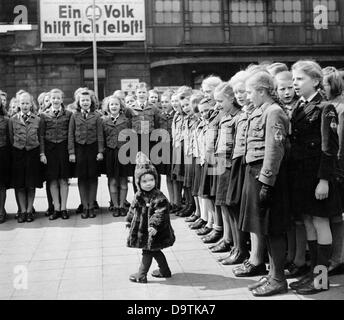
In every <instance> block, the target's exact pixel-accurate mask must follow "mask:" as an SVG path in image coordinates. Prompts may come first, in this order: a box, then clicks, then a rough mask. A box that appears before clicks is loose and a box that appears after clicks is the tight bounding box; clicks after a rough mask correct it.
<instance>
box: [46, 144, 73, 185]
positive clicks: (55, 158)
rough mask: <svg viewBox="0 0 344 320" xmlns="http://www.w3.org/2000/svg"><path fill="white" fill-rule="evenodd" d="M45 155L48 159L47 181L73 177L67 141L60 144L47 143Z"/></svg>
mask: <svg viewBox="0 0 344 320" xmlns="http://www.w3.org/2000/svg"><path fill="white" fill-rule="evenodd" d="M45 155H46V157H47V165H46V166H45V178H46V180H47V181H53V180H58V179H68V178H70V177H71V176H72V174H71V166H70V162H69V154H68V143H67V141H63V142H60V143H53V142H49V141H45Z"/></svg>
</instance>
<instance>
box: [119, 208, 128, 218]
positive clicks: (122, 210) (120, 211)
mask: <svg viewBox="0 0 344 320" xmlns="http://www.w3.org/2000/svg"><path fill="white" fill-rule="evenodd" d="M127 212H128V210H127V209H126V208H123V207H122V208H119V213H120V215H121V217H125V216H126V215H127Z"/></svg>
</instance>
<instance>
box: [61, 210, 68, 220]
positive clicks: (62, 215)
mask: <svg viewBox="0 0 344 320" xmlns="http://www.w3.org/2000/svg"><path fill="white" fill-rule="evenodd" d="M61 218H62V219H63V220H67V219H69V213H68V211H67V210H62V211H61Z"/></svg>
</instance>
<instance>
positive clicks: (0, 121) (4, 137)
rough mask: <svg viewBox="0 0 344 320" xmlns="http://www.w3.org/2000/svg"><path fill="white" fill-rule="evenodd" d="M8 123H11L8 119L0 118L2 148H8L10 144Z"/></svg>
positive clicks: (0, 146) (0, 143) (0, 144)
mask: <svg viewBox="0 0 344 320" xmlns="http://www.w3.org/2000/svg"><path fill="white" fill-rule="evenodd" d="M8 122H9V118H8V117H5V116H0V148H2V147H5V146H8V145H9V143H10V141H9V131H8Z"/></svg>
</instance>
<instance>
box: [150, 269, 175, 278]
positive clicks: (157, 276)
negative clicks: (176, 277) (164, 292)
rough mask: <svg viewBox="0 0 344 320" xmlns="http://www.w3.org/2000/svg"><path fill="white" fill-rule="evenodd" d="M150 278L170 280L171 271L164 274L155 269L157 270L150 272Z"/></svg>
mask: <svg viewBox="0 0 344 320" xmlns="http://www.w3.org/2000/svg"><path fill="white" fill-rule="evenodd" d="M152 276H153V277H155V278H171V277H172V274H171V271H169V272H166V273H164V274H163V273H162V272H161V271H160V269H157V270H154V271H153V272H152Z"/></svg>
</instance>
